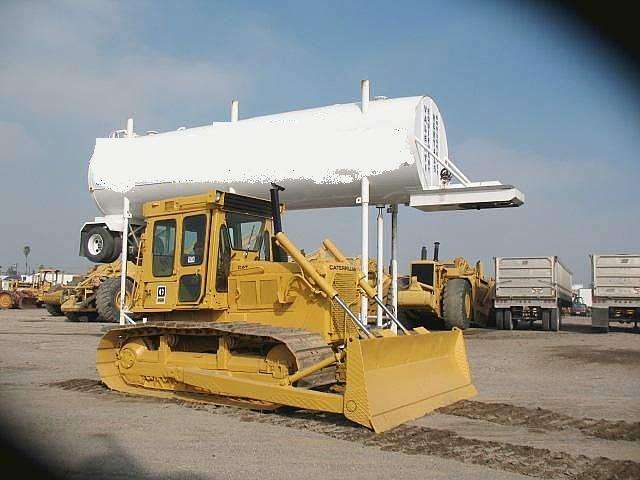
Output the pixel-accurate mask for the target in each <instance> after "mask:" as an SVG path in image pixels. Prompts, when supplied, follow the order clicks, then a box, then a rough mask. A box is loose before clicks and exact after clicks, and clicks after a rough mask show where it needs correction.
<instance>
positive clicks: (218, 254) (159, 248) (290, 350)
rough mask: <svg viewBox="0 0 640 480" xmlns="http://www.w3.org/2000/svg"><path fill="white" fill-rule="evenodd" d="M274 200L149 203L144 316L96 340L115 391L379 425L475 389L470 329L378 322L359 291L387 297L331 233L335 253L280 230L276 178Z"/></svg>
mask: <svg viewBox="0 0 640 480" xmlns="http://www.w3.org/2000/svg"><path fill="white" fill-rule="evenodd" d="M271 199H272V200H271V202H269V201H266V200H261V199H257V198H250V197H246V196H241V195H238V194H233V193H226V192H221V191H212V192H209V193H208V194H203V195H197V196H192V197H179V198H173V199H168V200H162V201H154V202H149V203H146V204H145V205H144V208H143V214H144V217H145V222H146V227H145V230H144V233H143V234H142V238H141V243H140V249H139V251H140V257H141V263H140V266H139V267H138V268H137V269H136V270H135V272H134V275H133V286H134V288H133V293H132V301H131V309H130V310H131V313H132V314H133V315H134V316H136V317H137V318H143V319H144V322H140V323H137V324H135V325H126V326H119V327H114V328H112V329H111V330H110V331H109V332H108V333H106V334H105V335H104V337H103V338H102V340H101V341H100V343H99V346H98V351H97V368H98V373H99V375H100V378H101V379H102V381H103V382H104V383H105V384H106V385H107V386H108V387H109V388H111V389H114V390H118V391H121V392H126V393H130V394H140V395H150V396H155V397H164V398H179V399H183V400H193V401H199V402H202V401H207V402H213V403H227V404H233V405H241V406H245V407H248V408H255V409H274V408H278V407H281V406H290V407H296V408H303V409H308V410H318V411H324V412H332V413H337V414H341V415H344V416H346V417H347V418H348V419H350V420H352V421H354V422H356V423H359V424H362V425H364V426H366V427H368V428H371V429H373V430H375V431H376V432H382V431H385V430H387V429H389V428H392V427H394V426H396V425H398V424H400V423H403V422H405V421H408V420H410V419H413V418H417V417H420V416H422V415H424V414H425V413H427V412H429V411H432V410H433V409H435V408H438V407H441V406H444V405H448V404H451V403H454V402H456V401H458V400H462V399H466V398H469V397H471V396H473V395H475V393H476V391H475V388H474V387H473V385H472V384H471V377H470V372H469V366H468V364H467V359H466V351H465V346H464V339H463V336H462V331H461V330H459V329H454V330H452V331H449V332H433V333H432V332H429V331H427V330H426V329H424V328H416V329H413V330H407V329H405V328H404V327H403V326H402V325H401V324H400V325H398V324H397V323H396V325H397V326H398V333H395V332H394V330H392V329H390V328H388V329H380V330H375V329H372V328H371V329H370V328H369V327H368V326H367V325H366V324H364V323H363V322H362V321H361V320H360V315H359V311H358V310H359V305H360V295H363V294H366V295H368V296H370V297H372V298H373V299H374V301H380V299H377V297H375V291H374V289H373V288H372V287H371V286H370V285H369V283H368V282H367V281H366V280H365V279H363V278H361V277H360V273H359V272H358V270H357V269H356V268H355V266H354V264H353V262H351V261H348V260H347V259H346V258H345V257H344V256H343V255H342V254H341V253H340V252H339V250H338V249H337V248H336V247H335V246H334V245H333V244H332V243H331V242H329V241H325V244H324V245H325V249H327V250H328V251H329V252H331V256H328V257H326V258H325V259H308V258H306V257H305V256H304V254H303V253H302V252H301V251H300V250H298V248H296V247H295V245H294V244H293V243H292V242H291V241H290V240H289V239H288V238H287V236H286V235H285V234H284V233H283V232H282V230H281V220H280V212H281V208H280V207H281V206H280V203H279V200H278V190H277V189H276V188H275V187H274V189H273V190H272V191H271ZM376 299H377V300H376ZM380 303H382V302H381V301H380ZM385 308H386V307H385ZM387 311H388V309H387ZM389 313H390V312H388V314H389ZM392 320H393V318H392Z"/></svg>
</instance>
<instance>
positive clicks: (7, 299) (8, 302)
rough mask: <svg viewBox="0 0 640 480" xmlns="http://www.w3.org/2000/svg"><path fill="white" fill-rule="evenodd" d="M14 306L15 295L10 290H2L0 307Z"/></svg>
mask: <svg viewBox="0 0 640 480" xmlns="http://www.w3.org/2000/svg"><path fill="white" fill-rule="evenodd" d="M9 308H13V295H11V294H10V293H9V292H0V309H9Z"/></svg>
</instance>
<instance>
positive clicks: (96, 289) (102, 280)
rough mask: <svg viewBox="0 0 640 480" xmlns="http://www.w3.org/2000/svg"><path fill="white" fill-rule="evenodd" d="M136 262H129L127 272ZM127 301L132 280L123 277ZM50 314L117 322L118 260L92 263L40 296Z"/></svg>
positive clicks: (118, 313)
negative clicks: (82, 272) (78, 275)
mask: <svg viewBox="0 0 640 480" xmlns="http://www.w3.org/2000/svg"><path fill="white" fill-rule="evenodd" d="M136 268H137V265H136V263H135V262H131V261H129V262H128V264H127V272H128V273H129V274H134V273H135V270H136ZM126 286H127V297H126V300H127V302H128V301H129V300H128V297H129V293H130V292H131V289H132V288H133V280H132V279H131V278H128V279H127V283H126ZM41 301H42V302H43V303H44V304H45V307H46V308H47V311H48V312H49V313H50V314H51V315H53V316H62V315H64V316H66V317H67V320H69V321H70V322H79V321H100V322H107V323H117V322H118V320H119V318H120V260H117V261H115V262H112V263H107V264H101V265H96V266H95V267H93V268H91V269H90V270H89V271H88V272H87V273H86V274H85V275H84V276H82V278H80V279H79V280H78V281H75V282H72V283H71V284H69V285H64V286H61V287H59V288H56V289H54V290H51V291H49V292H47V293H46V294H44V295H42V296H41Z"/></svg>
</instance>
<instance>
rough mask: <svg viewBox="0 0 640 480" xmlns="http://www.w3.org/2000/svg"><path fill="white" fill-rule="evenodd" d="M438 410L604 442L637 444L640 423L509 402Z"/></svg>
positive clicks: (468, 402) (466, 403)
mask: <svg viewBox="0 0 640 480" xmlns="http://www.w3.org/2000/svg"><path fill="white" fill-rule="evenodd" d="M437 411H438V412H439V413H444V414H447V415H455V416H458V417H465V418H470V419H473V420H484V421H487V422H491V423H496V424H498V425H505V426H524V427H528V428H535V429H538V430H544V431H560V430H566V429H575V430H579V431H580V432H582V434H584V435H587V436H590V437H595V438H602V439H604V440H626V441H635V442H637V441H640V422H633V423H629V422H624V421H617V422H615V421H610V420H604V419H600V420H597V419H593V418H575V417H570V416H568V415H563V414H561V413H557V412H554V411H552V410H546V409H543V408H526V407H518V406H515V405H510V404H508V403H485V402H478V401H474V400H462V401H460V402H457V403H454V404H453V405H449V406H447V407H442V408H440V409H438V410H437Z"/></svg>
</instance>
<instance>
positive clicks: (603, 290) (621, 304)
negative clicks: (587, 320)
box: [590, 253, 640, 332]
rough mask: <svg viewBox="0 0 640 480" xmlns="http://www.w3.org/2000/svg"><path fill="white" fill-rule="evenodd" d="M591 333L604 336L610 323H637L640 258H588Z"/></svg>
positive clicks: (618, 255)
mask: <svg viewBox="0 0 640 480" xmlns="http://www.w3.org/2000/svg"><path fill="white" fill-rule="evenodd" d="M590 260H591V282H592V289H593V295H592V301H593V303H592V308H591V325H592V328H593V330H595V331H599V332H608V331H609V323H610V322H622V323H633V324H634V327H636V328H637V326H638V321H640V254H615V255H607V254H596V253H594V254H592V255H591V256H590Z"/></svg>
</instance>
